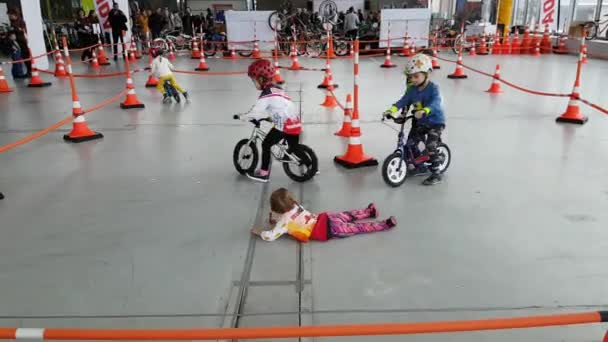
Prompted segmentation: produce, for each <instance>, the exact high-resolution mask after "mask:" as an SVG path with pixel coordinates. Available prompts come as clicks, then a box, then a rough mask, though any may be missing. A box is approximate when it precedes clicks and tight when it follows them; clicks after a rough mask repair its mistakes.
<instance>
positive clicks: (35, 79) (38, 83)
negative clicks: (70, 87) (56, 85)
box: [27, 50, 51, 88]
mask: <svg viewBox="0 0 608 342" xmlns="http://www.w3.org/2000/svg"><path fill="white" fill-rule="evenodd" d="M30 56H32V50H30ZM50 85H51V82H43V81H42V78H40V75H39V74H38V69H36V59H35V58H32V79H31V80H30V84H28V85H27V86H28V87H30V88H42V87H48V86H50Z"/></svg>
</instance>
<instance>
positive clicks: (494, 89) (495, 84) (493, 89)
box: [486, 64, 502, 94]
mask: <svg viewBox="0 0 608 342" xmlns="http://www.w3.org/2000/svg"><path fill="white" fill-rule="evenodd" d="M498 80H500V64H496V71H495V72H494V77H493V78H492V85H491V86H490V89H488V90H486V92H487V93H490V94H500V93H502V89H501V88H500V82H499V81H498Z"/></svg>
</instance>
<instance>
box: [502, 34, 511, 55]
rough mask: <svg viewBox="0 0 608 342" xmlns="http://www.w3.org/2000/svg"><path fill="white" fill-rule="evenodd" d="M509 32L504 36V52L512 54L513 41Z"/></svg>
mask: <svg viewBox="0 0 608 342" xmlns="http://www.w3.org/2000/svg"><path fill="white" fill-rule="evenodd" d="M509 38H510V37H509V34H508V33H505V34H504V36H503V37H502V54H503V55H510V54H511V42H510V41H509Z"/></svg>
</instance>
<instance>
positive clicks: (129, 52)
mask: <svg viewBox="0 0 608 342" xmlns="http://www.w3.org/2000/svg"><path fill="white" fill-rule="evenodd" d="M127 56H128V57H127V58H128V59H129V62H131V63H135V62H136V61H137V59H136V58H135V51H133V42H131V45H130V47H129V48H128V49H127Z"/></svg>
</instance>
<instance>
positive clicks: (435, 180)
mask: <svg viewBox="0 0 608 342" xmlns="http://www.w3.org/2000/svg"><path fill="white" fill-rule="evenodd" d="M439 183H441V175H440V174H437V173H433V174H432V175H430V176H429V178H427V179H425V180H424V182H422V184H423V185H435V184H439Z"/></svg>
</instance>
